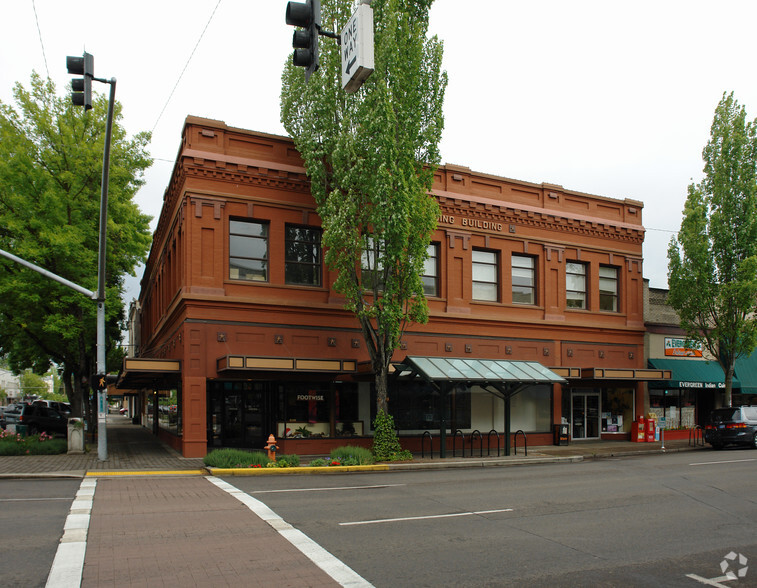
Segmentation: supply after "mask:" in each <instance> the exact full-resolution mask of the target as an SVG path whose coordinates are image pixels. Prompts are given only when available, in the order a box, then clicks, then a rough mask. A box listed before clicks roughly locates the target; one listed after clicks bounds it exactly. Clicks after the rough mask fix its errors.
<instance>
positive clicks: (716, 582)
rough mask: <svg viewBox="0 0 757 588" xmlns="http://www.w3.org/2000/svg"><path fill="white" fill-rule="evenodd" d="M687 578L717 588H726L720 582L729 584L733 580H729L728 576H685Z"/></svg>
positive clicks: (726, 587)
mask: <svg viewBox="0 0 757 588" xmlns="http://www.w3.org/2000/svg"><path fill="white" fill-rule="evenodd" d="M686 577H687V578H691V579H692V580H696V581H697V582H699V583H700V584H706V585H707V586H717V587H718V588H728V586H726V585H725V584H721V583H720V582H730V581H731V580H733V579H734V578H729V577H728V576H720V577H718V578H703V577H702V576H697V575H696V574H686Z"/></svg>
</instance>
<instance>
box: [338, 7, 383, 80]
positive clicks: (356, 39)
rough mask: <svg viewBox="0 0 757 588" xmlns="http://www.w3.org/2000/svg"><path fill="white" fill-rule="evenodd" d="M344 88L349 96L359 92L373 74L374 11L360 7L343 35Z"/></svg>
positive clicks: (344, 29)
mask: <svg viewBox="0 0 757 588" xmlns="http://www.w3.org/2000/svg"><path fill="white" fill-rule="evenodd" d="M340 40H341V46H340V49H341V53H342V88H343V89H344V91H345V92H347V93H348V94H353V93H355V92H357V91H358V89H359V88H360V86H362V85H363V82H365V80H366V79H368V76H370V75H371V74H372V73H373V69H374V67H375V66H374V61H373V9H372V8H371V7H370V6H369V5H368V4H361V5H360V6H358V8H357V10H356V11H355V13H354V14H353V15H352V16H351V17H350V20H348V21H347V26H345V27H344V28H343V29H342V34H341V39H340Z"/></svg>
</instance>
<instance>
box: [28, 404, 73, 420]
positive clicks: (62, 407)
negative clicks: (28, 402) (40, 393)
mask: <svg viewBox="0 0 757 588" xmlns="http://www.w3.org/2000/svg"><path fill="white" fill-rule="evenodd" d="M32 404H40V405H42V406H47V407H48V408H54V409H55V410H57V411H58V412H59V413H60V414H62V415H63V416H64V417H66V418H69V417H70V416H71V405H70V404H69V403H68V402H58V401H57V400H35V401H34V402H33V403H32Z"/></svg>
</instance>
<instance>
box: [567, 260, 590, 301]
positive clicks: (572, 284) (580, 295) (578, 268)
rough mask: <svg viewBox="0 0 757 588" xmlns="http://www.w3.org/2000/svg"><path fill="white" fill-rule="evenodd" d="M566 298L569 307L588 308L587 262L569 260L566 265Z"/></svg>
mask: <svg viewBox="0 0 757 588" xmlns="http://www.w3.org/2000/svg"><path fill="white" fill-rule="evenodd" d="M565 298H566V305H567V307H568V308H581V309H586V264H585V263H580V262H577V261H569V262H568V263H567V264H566V265H565Z"/></svg>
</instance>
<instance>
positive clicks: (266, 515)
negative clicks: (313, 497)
mask: <svg viewBox="0 0 757 588" xmlns="http://www.w3.org/2000/svg"><path fill="white" fill-rule="evenodd" d="M207 480H208V481H209V482H211V483H212V484H215V485H216V486H218V487H219V488H220V489H221V490H224V491H225V492H228V493H229V494H231V495H232V496H233V497H234V498H236V499H237V500H239V501H240V502H241V503H242V504H244V505H245V506H246V507H247V508H249V509H250V510H251V511H252V512H254V513H255V514H256V515H258V516H259V517H260V518H261V519H263V520H264V521H265V522H266V523H268V524H269V525H271V527H273V528H274V529H276V530H277V531H278V532H279V534H280V535H281V536H282V537H284V539H286V540H287V541H289V542H290V543H291V544H292V545H293V546H294V547H296V548H297V549H299V550H300V551H301V552H302V553H303V554H304V555H305V556H307V558H308V559H310V561H312V562H313V563H314V564H315V565H317V566H318V567H319V568H321V569H322V570H323V571H324V572H326V573H327V574H328V575H329V576H331V577H332V578H333V579H334V580H335V581H336V582H337V583H338V584H339V585H340V586H348V587H350V588H352V587H356V588H357V587H361V588H373V584H371V583H370V582H368V580H366V579H365V578H363V577H362V576H360V575H359V574H358V573H357V572H355V571H354V570H353V569H352V568H350V567H349V566H347V565H346V564H345V563H344V562H342V561H340V560H339V559H337V558H336V557H334V556H333V555H331V554H330V553H329V552H328V551H326V550H325V549H324V548H323V547H321V546H320V545H318V543H316V542H315V541H313V540H312V539H311V538H310V537H308V536H307V535H305V533H303V532H302V531H299V530H297V529H295V528H294V527H293V526H292V525H290V524H289V523H287V522H286V521H285V520H284V519H282V518H281V517H280V516H279V515H277V514H276V513H275V512H273V511H272V510H271V509H270V508H268V507H267V506H266V505H265V504H263V503H262V502H260V501H259V500H258V499H257V498H253V497H252V496H250V495H249V494H246V493H245V492H242V491H241V490H239V489H238V488H236V487H234V486H232V485H231V484H229V483H228V482H225V481H223V480H221V479H220V478H216V477H213V476H209V477H208V478H207Z"/></svg>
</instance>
